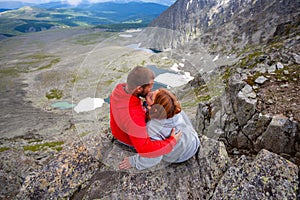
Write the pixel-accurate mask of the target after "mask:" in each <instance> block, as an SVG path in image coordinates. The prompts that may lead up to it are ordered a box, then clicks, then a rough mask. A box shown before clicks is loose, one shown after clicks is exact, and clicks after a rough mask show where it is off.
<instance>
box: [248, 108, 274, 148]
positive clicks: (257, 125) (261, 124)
mask: <svg viewBox="0 0 300 200" xmlns="http://www.w3.org/2000/svg"><path fill="white" fill-rule="evenodd" d="M271 120H272V118H271V117H270V116H268V115H262V114H256V115H254V116H253V118H252V119H251V120H249V121H248V122H247V124H246V125H245V126H244V127H243V129H242V132H243V133H244V134H245V135H247V137H248V138H249V139H250V140H251V141H252V142H254V141H256V139H257V138H258V137H259V136H260V135H261V134H262V133H264V132H265V131H266V129H267V127H268V125H269V124H270V122H271Z"/></svg>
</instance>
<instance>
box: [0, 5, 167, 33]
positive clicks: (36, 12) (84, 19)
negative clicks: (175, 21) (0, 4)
mask: <svg viewBox="0 0 300 200" xmlns="http://www.w3.org/2000/svg"><path fill="white" fill-rule="evenodd" d="M48 7H49V8H44V7H43V6H42V5H41V6H40V7H38V6H36V7H29V6H25V7H22V8H20V9H17V10H8V11H4V12H1V13H0V35H6V36H14V35H20V34H23V33H27V32H37V31H43V30H48V29H59V28H67V27H76V26H97V27H100V28H106V29H109V30H118V31H119V30H123V29H128V28H140V27H145V26H147V25H148V24H149V23H150V22H151V21H152V20H153V19H154V18H155V17H157V16H158V15H159V14H160V13H162V12H163V11H164V10H165V9H167V6H163V5H159V4H154V3H137V2H130V3H123V4H121V3H97V4H85V5H81V6H78V7H70V6H68V7H58V8H51V7H50V6H48Z"/></svg>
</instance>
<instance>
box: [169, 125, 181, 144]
mask: <svg viewBox="0 0 300 200" xmlns="http://www.w3.org/2000/svg"><path fill="white" fill-rule="evenodd" d="M181 135H182V132H181V131H179V132H178V133H177V134H175V128H172V132H171V136H173V137H174V138H175V140H176V142H178V140H179V139H180V138H181Z"/></svg>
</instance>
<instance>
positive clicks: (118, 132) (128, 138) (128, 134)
mask: <svg viewBox="0 0 300 200" xmlns="http://www.w3.org/2000/svg"><path fill="white" fill-rule="evenodd" d="M154 78H155V75H154V73H153V72H152V71H151V70H150V69H148V68H146V67H141V66H137V67H135V68H133V69H132V70H131V71H130V73H129V74H128V76H127V83H121V84H118V85H117V86H116V88H115V89H114V90H113V92H112V94H111V96H110V127H111V132H112V134H113V136H114V138H115V139H117V140H118V141H119V142H121V143H123V144H125V145H128V146H130V147H133V148H134V149H135V150H136V151H137V153H139V154H140V155H141V156H143V157H149V158H153V157H157V156H161V155H164V154H167V153H170V152H171V151H172V149H173V147H174V146H175V145H176V143H177V140H178V139H179V138H180V136H181V134H182V133H181V132H179V133H177V134H175V133H174V129H173V130H172V133H171V136H170V137H169V138H166V139H165V140H156V141H155V140H151V138H150V137H149V135H148V133H147V128H146V109H145V108H144V107H143V106H142V100H141V97H143V98H144V97H146V96H147V94H148V92H150V91H151V89H152V87H153V84H154Z"/></svg>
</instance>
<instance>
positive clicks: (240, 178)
mask: <svg viewBox="0 0 300 200" xmlns="http://www.w3.org/2000/svg"><path fill="white" fill-rule="evenodd" d="M298 170H299V169H298V167H297V166H296V165H295V164H293V163H292V162H290V161H288V160H286V159H284V158H282V157H280V156H279V155H277V154H274V153H271V152H269V151H267V150H261V151H260V153H259V154H258V155H257V157H256V158H255V159H254V160H253V161H252V162H249V161H247V159H246V157H245V156H242V157H241V158H240V159H239V160H238V161H237V163H236V164H234V165H233V166H231V167H230V168H229V170H228V171H227V172H226V173H225V175H224V176H223V177H222V179H221V181H220V182H219V184H218V186H217V188H216V190H215V192H214V196H213V198H212V199H215V200H216V199H245V200H246V199H249V200H250V199H296V197H297V190H298Z"/></svg>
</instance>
